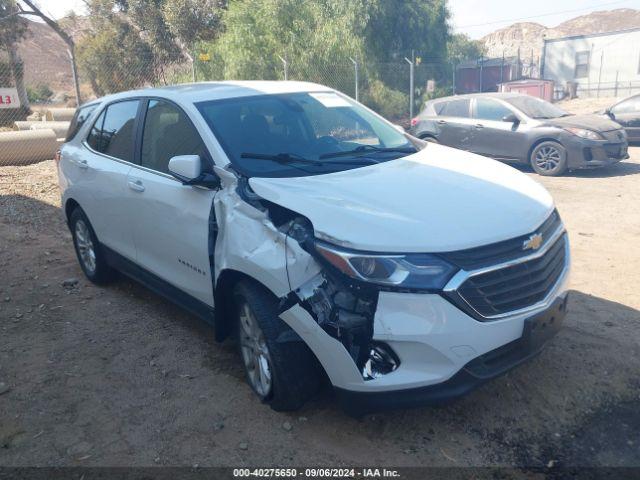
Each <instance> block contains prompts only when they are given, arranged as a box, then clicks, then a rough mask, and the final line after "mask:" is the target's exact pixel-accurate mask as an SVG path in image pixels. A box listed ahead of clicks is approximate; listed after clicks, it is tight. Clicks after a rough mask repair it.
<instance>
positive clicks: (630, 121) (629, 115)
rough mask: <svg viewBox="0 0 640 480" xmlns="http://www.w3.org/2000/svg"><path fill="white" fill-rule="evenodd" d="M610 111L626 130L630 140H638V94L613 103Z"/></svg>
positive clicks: (639, 117)
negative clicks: (615, 103)
mask: <svg viewBox="0 0 640 480" xmlns="http://www.w3.org/2000/svg"><path fill="white" fill-rule="evenodd" d="M611 112H612V113H613V115H614V116H615V121H616V122H618V123H619V124H620V125H622V126H623V127H624V129H625V130H626V131H627V135H628V137H629V141H630V142H640V95H638V96H635V97H631V98H627V99H626V100H623V101H622V102H620V103H618V104H617V105H615V106H614V107H613V108H612V109H611Z"/></svg>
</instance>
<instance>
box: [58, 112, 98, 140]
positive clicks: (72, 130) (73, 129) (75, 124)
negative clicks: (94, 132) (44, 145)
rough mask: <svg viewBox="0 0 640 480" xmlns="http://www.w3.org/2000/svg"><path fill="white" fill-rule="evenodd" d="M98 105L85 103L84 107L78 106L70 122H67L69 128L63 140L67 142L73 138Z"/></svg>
mask: <svg viewBox="0 0 640 480" xmlns="http://www.w3.org/2000/svg"><path fill="white" fill-rule="evenodd" d="M97 107H98V105H97V104H94V105H87V106H85V107H80V108H79V109H78V110H76V113H75V115H74V116H73V118H72V119H71V123H70V124H69V130H68V131H67V137H66V138H65V140H64V141H65V142H69V141H71V140H73V137H75V136H76V135H77V134H78V132H79V131H80V129H81V128H82V126H83V125H84V124H85V122H86V121H87V119H88V118H89V117H90V116H91V114H92V113H93V111H94V110H95V109H96V108H97Z"/></svg>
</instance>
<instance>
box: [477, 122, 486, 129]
mask: <svg viewBox="0 0 640 480" xmlns="http://www.w3.org/2000/svg"><path fill="white" fill-rule="evenodd" d="M476 128H477V129H478V130H480V129H482V128H484V125H482V124H481V123H478V124H476Z"/></svg>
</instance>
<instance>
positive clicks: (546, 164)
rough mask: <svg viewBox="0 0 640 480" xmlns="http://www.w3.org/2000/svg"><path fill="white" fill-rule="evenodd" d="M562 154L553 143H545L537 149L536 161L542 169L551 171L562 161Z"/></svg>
mask: <svg viewBox="0 0 640 480" xmlns="http://www.w3.org/2000/svg"><path fill="white" fill-rule="evenodd" d="M561 160H562V154H561V153H560V151H559V150H558V149H557V148H556V147H554V146H551V145H544V146H542V147H541V148H539V149H538V150H537V151H536V155H535V162H536V165H537V166H538V167H540V169H541V170H544V171H547V172H550V171H551V170H554V169H555V168H556V167H557V166H558V165H559V164H560V162H561Z"/></svg>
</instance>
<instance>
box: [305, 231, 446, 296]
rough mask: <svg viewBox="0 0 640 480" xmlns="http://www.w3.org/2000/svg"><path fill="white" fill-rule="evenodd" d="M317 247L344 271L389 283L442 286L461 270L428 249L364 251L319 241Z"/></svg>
mask: <svg viewBox="0 0 640 480" xmlns="http://www.w3.org/2000/svg"><path fill="white" fill-rule="evenodd" d="M316 250H317V251H318V253H319V254H320V255H322V257H323V258H324V259H325V260H327V261H328V262H329V263H330V264H331V265H333V266H334V267H336V268H337V269H338V270H340V271H341V272H342V273H344V274H345V275H348V276H350V277H352V278H355V279H357V280H361V281H365V282H369V283H375V284H377V285H382V286H387V287H398V288H407V289H416V290H442V288H443V287H444V286H445V285H446V284H447V282H448V281H449V280H450V279H451V277H453V275H454V274H455V273H456V272H457V270H458V269H457V268H456V267H454V266H453V265H451V264H450V263H448V262H446V261H445V260H443V259H441V258H440V257H438V256H436V255H431V254H428V253H411V254H400V255H396V254H389V255H386V254H372V253H361V252H357V251H349V250H343V249H341V248H338V247H335V246H333V245H330V244H327V243H324V242H318V241H317V242H316Z"/></svg>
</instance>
